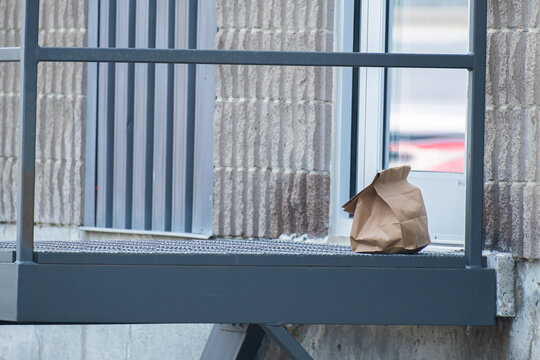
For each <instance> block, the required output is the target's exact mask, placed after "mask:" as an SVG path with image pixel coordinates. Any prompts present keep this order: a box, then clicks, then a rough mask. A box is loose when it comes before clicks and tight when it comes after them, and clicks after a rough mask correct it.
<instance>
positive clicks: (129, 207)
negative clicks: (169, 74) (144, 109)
mask: <svg viewBox="0 0 540 360" xmlns="http://www.w3.org/2000/svg"><path fill="white" fill-rule="evenodd" d="M128 11H129V20H128V29H129V30H128V47H130V48H134V47H135V33H136V31H135V26H136V23H137V3H136V1H135V0H129V10H128ZM127 87H128V88H127V128H126V198H125V212H126V214H125V227H126V229H131V227H132V226H131V225H132V212H133V132H134V118H135V64H133V63H130V64H128V85H127Z"/></svg>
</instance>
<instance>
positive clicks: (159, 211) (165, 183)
mask: <svg viewBox="0 0 540 360" xmlns="http://www.w3.org/2000/svg"><path fill="white" fill-rule="evenodd" d="M201 8H202V11H201V15H203V16H202V19H201V20H202V21H200V22H201V23H200V24H198V18H200V16H199V14H198V12H199V9H201ZM212 13H213V14H214V15H213V16H209V14H212ZM89 14H90V15H91V14H92V12H91V11H90V13H89ZM212 19H213V21H214V22H215V5H214V4H213V1H199V2H197V1H190V0H163V1H154V0H100V1H99V7H98V8H97V9H95V19H94V21H92V19H90V20H89V22H90V24H89V28H90V29H89V30H90V31H92V29H91V27H92V26H94V27H96V29H94V30H95V31H96V32H97V36H95V41H96V42H97V44H96V45H97V46H99V47H119V48H134V47H135V48H171V49H172V48H177V49H186V48H197V47H198V46H197V45H198V43H203V44H204V43H206V44H213V35H212V33H211V31H210V32H208V31H201V34H200V35H199V36H198V31H197V30H198V27H200V26H205V27H208V26H209V25H210V26H212ZM215 28H216V27H215V25H214V27H213V29H215ZM214 34H215V31H214ZM205 38H206V39H205ZM91 40H92V37H91V36H89V42H90V41H91ZM89 45H91V44H89ZM203 47H204V46H203ZM196 66H197V65H194V64H193V65H185V64H180V65H175V64H124V63H118V64H114V63H99V64H98V65H97V66H96V67H95V68H94V71H95V79H96V81H95V82H94V83H92V81H91V80H92V76H91V75H92V74H93V73H92V68H91V67H90V66H89V76H88V77H89V93H90V92H92V84H94V85H95V86H94V87H95V93H96V95H95V104H91V103H90V104H89V112H88V122H89V124H88V126H87V127H92V129H91V130H94V127H95V134H96V135H95V161H94V163H95V169H94V171H93V172H92V171H87V174H86V179H87V189H86V190H87V196H86V201H92V195H93V202H94V207H93V209H92V208H91V207H90V206H86V209H85V212H92V213H93V214H90V215H89V214H85V225H86V226H95V227H99V228H117V229H134V230H155V231H172V232H184V233H210V232H211V228H212V227H211V220H212V213H211V212H212V151H211V149H212V118H213V107H214V101H215V95H214V94H215V87H214V86H213V82H214V77H213V66H198V67H196ZM89 100H91V97H89ZM93 105H95V109H94V108H93ZM87 139H88V136H87ZM91 145H92V144H87V146H91ZM87 153H88V152H87ZM195 159H196V161H197V163H194V160H195ZM87 169H88V167H87ZM194 184H196V185H194ZM89 186H91V187H92V188H93V190H94V191H92V189H89V188H88V187H89ZM92 193H93V194H92ZM88 194H90V199H89V196H88ZM92 215H93V216H92Z"/></svg>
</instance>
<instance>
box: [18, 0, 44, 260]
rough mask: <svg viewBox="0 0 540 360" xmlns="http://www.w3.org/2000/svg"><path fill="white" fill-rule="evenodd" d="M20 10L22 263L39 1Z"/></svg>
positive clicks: (29, 199) (28, 212)
mask: <svg viewBox="0 0 540 360" xmlns="http://www.w3.org/2000/svg"><path fill="white" fill-rule="evenodd" d="M22 8H23V13H24V19H23V39H22V45H23V46H22V51H21V73H20V76H21V112H20V121H19V126H20V132H19V151H20V152H19V192H18V198H19V211H18V213H17V260H18V261H21V262H25V261H33V257H34V254H33V252H34V183H35V173H36V165H35V163H36V106H37V73H38V59H37V49H38V24H39V0H25V1H24V3H23V7H22Z"/></svg>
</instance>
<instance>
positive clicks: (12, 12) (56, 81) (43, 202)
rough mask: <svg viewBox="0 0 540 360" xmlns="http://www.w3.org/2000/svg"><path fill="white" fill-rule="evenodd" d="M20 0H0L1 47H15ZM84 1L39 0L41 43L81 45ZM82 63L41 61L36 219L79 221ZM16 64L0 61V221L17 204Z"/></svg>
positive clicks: (7, 219)
mask: <svg viewBox="0 0 540 360" xmlns="http://www.w3.org/2000/svg"><path fill="white" fill-rule="evenodd" d="M21 5H22V4H21V1H19V0H3V1H1V2H0V46H19V45H20V41H21V32H20V29H21ZM86 9H87V6H86V1H85V0H60V1H41V7H40V30H39V41H40V44H41V45H42V46H84V45H85V42H86V35H87V34H86V33H87V10H86ZM85 86H86V85H85V66H84V65H83V64H75V63H55V64H49V63H46V64H40V68H39V78H38V116H37V148H36V158H37V161H36V203H35V206H36V207H35V211H36V222H37V223H40V224H50V225H79V224H81V222H82V208H83V206H82V198H83V197H82V194H83V179H84V172H83V171H84V159H83V155H84V141H83V140H84V116H85V113H86V102H85V93H86V90H85ZM19 88H20V84H19V65H18V64H16V63H2V64H0V115H1V116H0V131H1V133H2V136H1V137H0V194H1V195H0V222H4V223H5V222H13V221H15V217H16V209H17V202H18V199H17V195H16V194H17V179H18V161H17V157H18V153H19V147H18V146H19V144H18V132H19V129H18V115H19V111H20V109H19V106H20V105H19Z"/></svg>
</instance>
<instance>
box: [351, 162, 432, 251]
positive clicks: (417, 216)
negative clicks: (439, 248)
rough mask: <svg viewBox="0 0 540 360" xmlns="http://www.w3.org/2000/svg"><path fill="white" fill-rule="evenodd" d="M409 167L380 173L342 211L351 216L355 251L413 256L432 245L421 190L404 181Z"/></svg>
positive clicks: (352, 241) (352, 239) (352, 245)
mask: <svg viewBox="0 0 540 360" xmlns="http://www.w3.org/2000/svg"><path fill="white" fill-rule="evenodd" d="M410 171H411V167H410V166H400V167H394V168H390V169H386V170H383V171H380V172H379V173H377V175H376V176H375V179H373V182H372V183H371V185H369V186H368V187H366V188H365V189H364V190H362V191H361V192H359V193H358V194H356V195H355V196H354V197H353V198H351V199H350V200H349V201H348V202H347V203H346V204H344V205H343V209H344V210H345V211H347V212H348V213H350V214H354V219H353V224H352V228H351V236H350V239H351V247H352V249H353V251H355V252H367V253H385V254H398V253H401V254H412V253H416V252H418V251H420V250H422V249H423V248H424V247H426V246H427V245H428V244H430V243H431V240H430V237H429V232H428V224H427V215H426V208H425V206H424V199H423V198H422V193H421V192H420V189H419V188H417V187H416V186H414V185H412V184H410V183H409V182H408V181H407V176H408V175H409V172H410Z"/></svg>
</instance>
